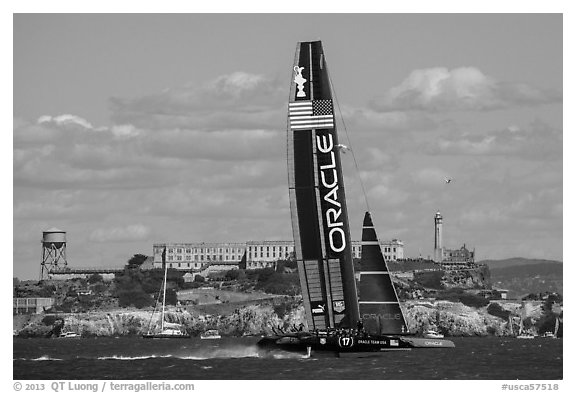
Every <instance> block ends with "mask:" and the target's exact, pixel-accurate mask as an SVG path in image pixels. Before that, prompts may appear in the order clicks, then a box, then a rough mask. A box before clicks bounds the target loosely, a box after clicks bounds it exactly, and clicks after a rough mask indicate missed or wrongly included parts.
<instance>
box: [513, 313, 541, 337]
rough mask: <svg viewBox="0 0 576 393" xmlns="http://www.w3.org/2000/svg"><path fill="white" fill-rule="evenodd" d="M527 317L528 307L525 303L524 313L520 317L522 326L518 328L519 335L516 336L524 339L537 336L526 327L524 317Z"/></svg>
mask: <svg viewBox="0 0 576 393" xmlns="http://www.w3.org/2000/svg"><path fill="white" fill-rule="evenodd" d="M525 318H526V307H525V305H523V306H522V315H521V317H520V327H519V329H518V335H517V336H516V338H519V339H522V340H532V339H534V338H536V336H535V335H534V334H533V333H532V332H529V331H527V330H525V329H524V319H525Z"/></svg>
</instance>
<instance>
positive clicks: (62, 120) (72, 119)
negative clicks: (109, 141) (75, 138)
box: [37, 114, 94, 130]
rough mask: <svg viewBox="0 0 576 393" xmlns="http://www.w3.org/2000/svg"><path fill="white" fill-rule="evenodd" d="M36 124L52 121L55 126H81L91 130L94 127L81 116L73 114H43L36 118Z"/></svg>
mask: <svg viewBox="0 0 576 393" xmlns="http://www.w3.org/2000/svg"><path fill="white" fill-rule="evenodd" d="M37 123H38V124H43V123H49V124H50V123H52V124H55V125H57V126H81V127H83V128H86V129H88V130H92V129H94V127H93V126H92V124H90V123H89V122H88V121H87V120H85V119H83V118H81V117H80V116H75V115H69V114H64V115H59V116H54V117H52V116H49V115H44V116H40V117H39V118H38V120H37Z"/></svg>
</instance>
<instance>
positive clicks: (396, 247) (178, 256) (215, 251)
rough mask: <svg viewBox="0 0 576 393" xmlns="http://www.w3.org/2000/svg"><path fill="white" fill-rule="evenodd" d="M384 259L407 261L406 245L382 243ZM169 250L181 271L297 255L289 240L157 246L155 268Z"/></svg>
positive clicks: (271, 262) (356, 244)
mask: <svg viewBox="0 0 576 393" xmlns="http://www.w3.org/2000/svg"><path fill="white" fill-rule="evenodd" d="M380 248H381V249H382V254H383V255H384V259H385V260H387V261H396V260H398V259H403V258H404V243H402V242H401V241H400V240H397V239H393V240H391V241H381V242H380ZM164 249H166V263H167V264H168V267H169V268H172V269H180V270H196V271H198V270H203V269H205V268H206V267H207V266H211V270H212V271H222V270H230V269H238V267H239V265H240V263H241V262H243V260H244V259H245V262H246V269H262V268H266V267H274V266H275V264H276V261H278V260H283V259H284V260H285V259H289V258H290V257H291V255H292V254H293V253H294V242H293V241H286V240H263V241H252V240H251V241H248V242H246V243H156V244H154V245H153V251H152V252H153V256H154V267H155V268H162V253H163V252H164ZM361 250H362V245H361V242H360V241H352V256H353V257H354V258H360V257H361V254H362V253H361Z"/></svg>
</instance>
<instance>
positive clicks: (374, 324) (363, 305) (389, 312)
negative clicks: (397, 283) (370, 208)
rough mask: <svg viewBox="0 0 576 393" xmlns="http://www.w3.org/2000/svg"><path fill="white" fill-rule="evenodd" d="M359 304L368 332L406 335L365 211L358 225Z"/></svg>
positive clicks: (402, 315)
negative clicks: (362, 222) (360, 252)
mask: <svg viewBox="0 0 576 393" xmlns="http://www.w3.org/2000/svg"><path fill="white" fill-rule="evenodd" d="M359 305H360V317H361V318H362V322H363V324H364V329H365V330H366V331H367V332H368V333H371V334H406V333H408V327H407V325H406V319H405V318H404V314H403V313H402V309H401V308H400V302H399V301H398V295H397V294H396V289H395V288H394V284H393V283H392V279H391V277H390V272H389V271H388V266H387V265H386V261H385V260H384V257H383V256H382V250H381V249H380V243H379V241H378V236H377V235H376V229H375V228H374V224H373V222H372V217H371V216H370V213H369V212H366V215H365V216H364V224H363V225H362V259H361V260H360V301H359Z"/></svg>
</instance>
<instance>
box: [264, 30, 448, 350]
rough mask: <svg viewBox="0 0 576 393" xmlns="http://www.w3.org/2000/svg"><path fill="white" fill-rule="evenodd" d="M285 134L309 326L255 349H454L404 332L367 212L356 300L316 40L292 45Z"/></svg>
mask: <svg viewBox="0 0 576 393" xmlns="http://www.w3.org/2000/svg"><path fill="white" fill-rule="evenodd" d="M287 135H288V183H289V197H290V211H291V216H292V230H293V235H294V245H295V254H296V260H297V264H298V273H299V277H300V284H301V287H302V296H303V300H304V309H305V314H306V322H307V325H308V331H304V332H294V333H288V334H283V333H279V334H278V335H274V336H269V337H264V338H263V339H261V340H260V341H259V343H258V344H259V346H261V347H268V348H281V349H286V350H303V349H306V350H307V351H308V352H309V353H312V351H314V352H319V351H321V352H322V351H330V352H334V353H337V354H339V355H340V356H343V355H346V354H357V355H361V354H373V353H375V352H381V351H388V350H398V349H409V348H414V347H434V348H438V347H453V346H454V344H453V343H452V342H451V341H448V340H439V339H423V338H416V337H410V332H409V330H408V327H407V324H406V320H405V318H404V315H403V313H402V309H401V307H400V303H399V301H398V296H397V294H396V290H395V289H394V285H393V283H392V280H391V278H390V275H389V272H388V268H387V266H386V262H385V260H384V258H383V256H382V252H381V250H380V245H379V242H378V239H377V236H376V230H375V229H374V225H373V223H372V218H371V215H370V213H366V216H365V217H364V225H363V232H362V259H361V270H362V271H361V273H360V285H359V287H360V288H359V289H360V299H358V295H357V286H356V279H355V272H354V265H353V261H352V247H351V241H350V230H349V224H348V212H347V208H346V198H345V192H344V179H343V176H342V169H341V163H340V146H343V145H341V144H339V141H338V134H337V133H336V122H335V119H334V106H333V102H332V92H331V87H330V79H329V74H328V69H327V65H326V59H325V56H324V51H323V48H322V43H321V41H313V42H300V43H298V45H297V48H296V56H295V60H294V65H293V80H292V83H291V87H290V101H289V104H288V127H287Z"/></svg>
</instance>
